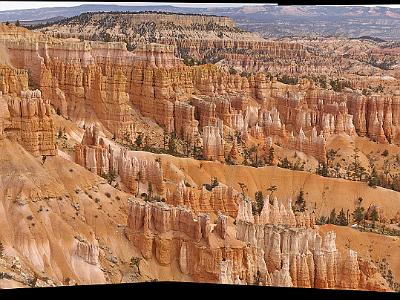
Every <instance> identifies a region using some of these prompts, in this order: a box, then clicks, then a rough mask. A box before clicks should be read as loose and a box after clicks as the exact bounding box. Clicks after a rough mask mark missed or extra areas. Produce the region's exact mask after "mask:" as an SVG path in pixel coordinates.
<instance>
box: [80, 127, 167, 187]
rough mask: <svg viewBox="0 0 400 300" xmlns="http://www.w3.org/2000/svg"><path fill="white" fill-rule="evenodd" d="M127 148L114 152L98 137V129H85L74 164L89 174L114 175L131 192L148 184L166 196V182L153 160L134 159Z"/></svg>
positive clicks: (158, 166) (113, 149) (159, 167)
mask: <svg viewBox="0 0 400 300" xmlns="http://www.w3.org/2000/svg"><path fill="white" fill-rule="evenodd" d="M131 154H132V153H129V154H128V151H127V150H126V149H119V150H118V149H115V148H113V147H112V146H111V145H110V144H109V145H106V143H105V142H104V140H103V138H101V137H100V136H99V129H98V127H96V126H94V127H88V128H86V131H85V134H84V136H83V139H82V143H80V144H78V145H76V147H75V162H76V163H78V164H80V165H81V166H83V167H85V168H86V169H88V170H89V171H91V172H93V173H95V174H98V175H102V176H107V175H110V174H115V178H114V179H113V180H116V179H117V176H119V179H120V181H121V182H122V183H123V184H124V186H125V187H126V188H128V189H129V190H130V191H131V192H135V193H137V194H138V193H139V191H140V186H142V185H144V186H146V191H147V189H148V185H149V184H151V185H152V188H153V189H154V191H155V192H156V193H158V194H159V195H164V193H165V183H164V180H163V171H162V168H161V166H160V165H159V164H158V163H157V162H154V161H148V160H142V159H138V158H136V157H135V156H134V155H131Z"/></svg>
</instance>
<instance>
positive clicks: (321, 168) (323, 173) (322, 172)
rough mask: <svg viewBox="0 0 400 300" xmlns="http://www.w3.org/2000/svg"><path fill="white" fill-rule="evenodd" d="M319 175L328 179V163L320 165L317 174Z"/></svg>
mask: <svg viewBox="0 0 400 300" xmlns="http://www.w3.org/2000/svg"><path fill="white" fill-rule="evenodd" d="M316 173H317V174H318V175H321V176H323V177H328V166H327V164H326V163H324V162H323V163H319V164H318V168H317V172H316Z"/></svg>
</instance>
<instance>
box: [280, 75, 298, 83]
mask: <svg viewBox="0 0 400 300" xmlns="http://www.w3.org/2000/svg"><path fill="white" fill-rule="evenodd" d="M277 80H278V81H279V82H282V83H284V84H290V85H296V84H298V83H299V77H297V76H289V75H286V74H284V75H283V76H279V77H277Z"/></svg>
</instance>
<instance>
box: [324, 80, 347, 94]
mask: <svg viewBox="0 0 400 300" xmlns="http://www.w3.org/2000/svg"><path fill="white" fill-rule="evenodd" d="M329 84H330V85H331V87H332V90H334V91H335V92H341V91H343V89H344V88H346V87H348V88H351V83H350V82H349V81H345V80H339V79H333V80H331V81H330V82H329Z"/></svg>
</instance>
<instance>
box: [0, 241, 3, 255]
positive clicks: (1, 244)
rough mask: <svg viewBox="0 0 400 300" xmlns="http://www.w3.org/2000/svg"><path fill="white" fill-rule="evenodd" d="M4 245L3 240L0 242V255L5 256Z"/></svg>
mask: <svg viewBox="0 0 400 300" xmlns="http://www.w3.org/2000/svg"><path fill="white" fill-rule="evenodd" d="M3 252H4V246H3V243H2V242H0V257H3V255H4V253H3Z"/></svg>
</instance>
